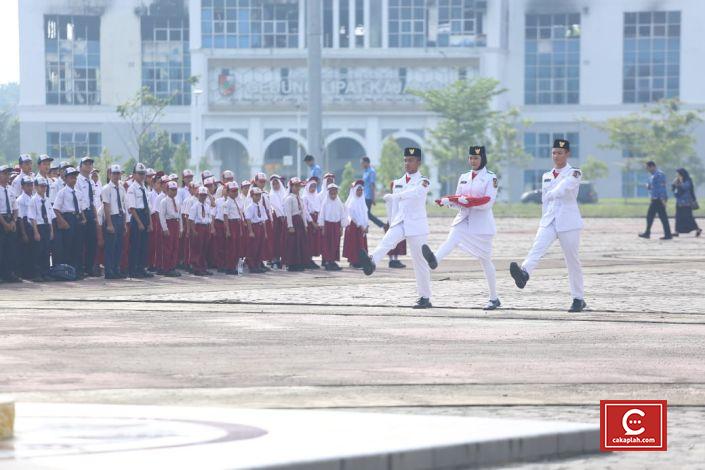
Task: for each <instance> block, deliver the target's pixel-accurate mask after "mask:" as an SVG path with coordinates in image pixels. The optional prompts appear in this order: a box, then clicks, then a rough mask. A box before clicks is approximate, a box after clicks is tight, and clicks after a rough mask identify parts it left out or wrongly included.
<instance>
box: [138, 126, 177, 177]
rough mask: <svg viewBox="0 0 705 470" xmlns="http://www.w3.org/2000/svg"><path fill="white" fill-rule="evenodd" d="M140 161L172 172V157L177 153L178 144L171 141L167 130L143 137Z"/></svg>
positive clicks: (160, 169)
mask: <svg viewBox="0 0 705 470" xmlns="http://www.w3.org/2000/svg"><path fill="white" fill-rule="evenodd" d="M142 139H144V140H143V142H142V145H140V158H139V161H141V162H142V163H144V164H145V165H147V167H150V168H154V169H155V170H157V171H163V172H165V173H171V168H172V162H171V160H172V158H173V157H174V154H175V153H176V146H175V145H174V144H172V143H171V137H170V136H169V133H168V132H167V131H159V132H157V133H155V134H153V135H147V136H143V137H142Z"/></svg>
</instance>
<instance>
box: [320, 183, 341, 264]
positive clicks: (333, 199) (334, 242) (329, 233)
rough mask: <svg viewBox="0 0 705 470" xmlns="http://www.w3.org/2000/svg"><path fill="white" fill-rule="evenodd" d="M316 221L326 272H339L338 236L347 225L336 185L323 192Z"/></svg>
mask: <svg viewBox="0 0 705 470" xmlns="http://www.w3.org/2000/svg"><path fill="white" fill-rule="evenodd" d="M325 194H326V198H325V199H324V200H323V202H322V203H321V212H320V213H319V214H318V221H319V222H320V224H321V235H322V245H321V258H322V261H323V267H324V268H326V271H340V269H341V268H340V266H339V265H338V263H337V261H340V235H341V233H342V231H343V228H344V227H346V226H347V225H348V211H347V208H346V207H345V204H343V201H341V200H340V198H339V197H338V185H337V184H335V183H331V184H329V185H328V187H327V191H325Z"/></svg>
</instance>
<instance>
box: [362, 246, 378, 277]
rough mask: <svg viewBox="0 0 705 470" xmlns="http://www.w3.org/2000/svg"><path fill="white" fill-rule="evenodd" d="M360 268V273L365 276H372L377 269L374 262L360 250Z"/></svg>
mask: <svg viewBox="0 0 705 470" xmlns="http://www.w3.org/2000/svg"><path fill="white" fill-rule="evenodd" d="M360 266H362V272H364V273H365V276H370V275H372V273H373V272H375V269H376V268H377V266H375V263H374V261H372V258H370V255H368V254H367V252H366V251H365V250H360Z"/></svg>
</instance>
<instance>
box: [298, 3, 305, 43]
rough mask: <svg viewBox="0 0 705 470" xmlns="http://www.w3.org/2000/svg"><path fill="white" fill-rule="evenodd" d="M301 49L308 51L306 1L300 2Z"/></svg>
mask: <svg viewBox="0 0 705 470" xmlns="http://www.w3.org/2000/svg"><path fill="white" fill-rule="evenodd" d="M299 49H306V0H299Z"/></svg>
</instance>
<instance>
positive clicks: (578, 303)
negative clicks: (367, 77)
mask: <svg viewBox="0 0 705 470" xmlns="http://www.w3.org/2000/svg"><path fill="white" fill-rule="evenodd" d="M585 307H587V304H586V303H585V301H584V300H583V299H573V305H571V306H570V308H569V309H568V311H569V312H582V311H583V310H585Z"/></svg>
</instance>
